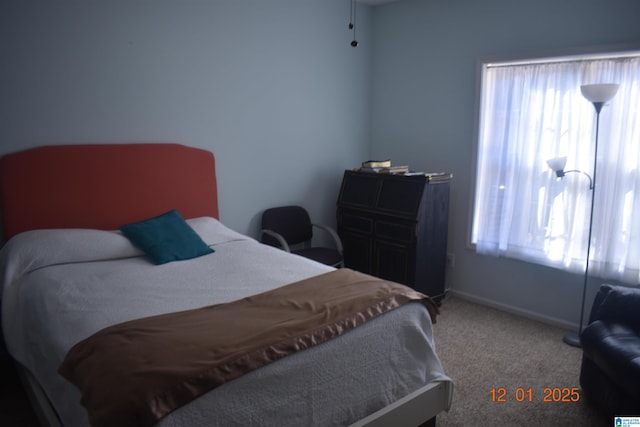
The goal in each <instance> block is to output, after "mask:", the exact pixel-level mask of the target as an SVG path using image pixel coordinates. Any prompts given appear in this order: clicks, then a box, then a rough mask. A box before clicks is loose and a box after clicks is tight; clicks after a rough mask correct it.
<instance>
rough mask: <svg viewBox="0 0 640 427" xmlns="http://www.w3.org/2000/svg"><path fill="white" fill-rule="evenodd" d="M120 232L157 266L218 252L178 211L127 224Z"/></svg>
mask: <svg viewBox="0 0 640 427" xmlns="http://www.w3.org/2000/svg"><path fill="white" fill-rule="evenodd" d="M120 231H122V234H124V235H125V236H126V237H127V238H128V239H129V240H131V242H132V243H133V244H134V245H136V246H137V247H139V248H140V249H142V250H143V251H144V252H145V253H146V254H147V255H149V256H150V257H151V259H152V260H153V262H154V263H156V264H165V263H167V262H171V261H179V260H185V259H191V258H196V257H199V256H202V255H207V254H210V253H212V252H214V251H213V249H211V248H210V247H209V246H207V244H206V243H205V242H204V241H203V240H202V239H201V238H200V236H198V234H197V233H196V232H195V231H194V230H193V228H191V227H190V226H189V224H187V222H186V221H185V220H184V218H182V215H180V213H179V212H178V211H177V210H175V209H173V210H171V211H169V212H167V213H164V214H162V215H159V216H156V217H153V218H149V219H146V220H144V221H140V222H135V223H131V224H126V225H123V226H122V227H120Z"/></svg>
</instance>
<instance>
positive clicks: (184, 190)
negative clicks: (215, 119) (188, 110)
mask: <svg viewBox="0 0 640 427" xmlns="http://www.w3.org/2000/svg"><path fill="white" fill-rule="evenodd" d="M174 208H175V209H177V210H178V211H179V212H180V213H181V214H182V215H183V216H184V217H185V218H194V217H199V216H212V217H215V218H218V193H217V186H216V172H215V159H214V156H213V154H212V153H211V152H209V151H205V150H202V149H198V148H192V147H186V146H183V145H178V144H100V145H93V144H92V145H57V146H46V147H38V148H33V149H29V150H25V151H20V152H17V153H13V154H8V155H5V156H3V157H2V158H0V210H1V212H2V234H3V237H4V240H5V241H6V240H8V239H9V238H11V237H12V236H14V235H16V234H17V233H20V232H23V231H27V230H33V229H42V228H97V229H102V230H113V229H117V228H118V227H119V226H120V225H123V224H126V223H129V222H132V221H139V220H142V219H145V218H149V217H152V216H155V215H159V214H161V213H164V212H166V211H168V210H170V209H174Z"/></svg>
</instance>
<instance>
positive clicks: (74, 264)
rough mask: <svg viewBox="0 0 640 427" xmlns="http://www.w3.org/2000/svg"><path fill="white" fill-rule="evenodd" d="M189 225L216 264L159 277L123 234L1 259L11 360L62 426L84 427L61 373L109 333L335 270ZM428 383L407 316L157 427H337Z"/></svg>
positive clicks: (399, 313)
mask: <svg viewBox="0 0 640 427" xmlns="http://www.w3.org/2000/svg"><path fill="white" fill-rule="evenodd" d="M189 224H190V225H191V226H192V227H193V228H194V230H195V231H196V232H197V233H198V234H199V235H200V236H201V237H202V238H203V240H204V241H205V242H206V243H207V244H208V245H209V246H211V247H212V248H213V249H214V250H215V252H214V253H213V254H210V255H206V256H203V257H200V258H196V259H193V260H188V261H178V262H173V263H169V264H164V265H160V266H157V265H154V264H152V263H150V262H149V260H148V259H147V258H146V257H145V256H144V254H142V253H141V252H140V251H139V250H138V249H137V248H135V247H134V246H133V245H131V243H130V242H129V241H128V240H127V239H126V238H125V237H123V236H122V235H121V234H120V233H119V232H110V231H99V230H80V229H74V230H38V231H31V232H27V233H22V234H20V235H18V236H15V237H14V238H13V239H11V241H9V242H8V243H7V245H5V247H4V248H3V249H2V251H1V252H0V273H2V276H1V277H2V279H3V282H2V286H3V299H2V304H3V328H4V333H5V339H6V342H7V348H8V350H9V352H10V353H11V354H12V355H13V357H14V358H16V359H17V360H18V361H19V362H20V363H22V364H23V365H25V366H26V367H27V368H28V369H29V370H30V371H31V372H32V373H33V374H34V375H35V377H36V379H37V380H38V381H39V382H40V383H41V385H42V386H43V387H44V389H45V392H46V393H47V395H48V396H49V398H50V399H51V401H52V402H53V404H54V407H55V408H56V410H57V411H58V413H59V415H60V417H61V418H62V420H63V422H64V424H65V425H67V426H85V425H88V423H87V417H86V413H85V411H84V409H83V408H82V407H81V406H80V405H79V403H78V402H79V392H78V391H77V390H76V389H75V387H74V386H72V385H71V384H70V383H68V382H66V380H64V379H63V378H62V377H60V376H59V375H57V373H56V370H57V367H58V366H59V364H60V363H61V362H62V360H63V358H64V356H65V354H66V352H67V351H68V349H69V348H70V347H71V346H72V345H73V344H75V343H76V342H78V341H80V340H82V339H84V338H86V337H87V336H89V335H91V334H92V333H94V332H96V331H98V330H100V329H102V328H104V327H106V326H108V325H111V324H115V323H119V322H123V321H126V320H131V319H134V318H140V317H145V316H150V315H155V314H161V313H167V312H172V311H178V310H186V309H190V308H196V307H201V306H205V305H209V304H216V303H221V302H228V301H233V300H236V299H239V298H242V297H245V296H247V295H251V294H255V293H257V292H262V291H265V290H268V289H272V288H275V287H278V286H281V285H284V284H287V283H291V282H293V281H296V280H301V279H304V278H307V277H311V276H314V275H317V274H320V273H323V272H326V271H329V270H331V269H332V268H331V267H327V266H324V265H321V264H318V263H315V262H313V261H310V260H307V259H305V258H301V257H298V256H295V255H290V254H287V253H285V252H283V251H281V250H278V249H275V248H271V247H268V246H265V245H261V244H259V243H258V242H256V241H255V240H253V239H250V238H248V237H246V236H243V235H241V234H239V233H236V232H234V231H232V230H230V229H228V228H227V227H225V226H223V225H222V224H221V223H220V222H219V221H217V220H215V219H213V218H198V219H194V220H189ZM336 355H339V357H336ZM433 380H444V381H447V380H448V378H447V377H446V376H445V374H444V372H443V371H442V367H441V365H440V362H439V360H438V358H437V356H436V354H435V352H434V348H433V342H432V334H431V323H430V319H429V317H428V314H427V313H426V310H424V308H422V307H421V306H420V305H419V304H407V305H406V306H405V307H402V308H400V309H397V310H394V311H392V312H391V313H388V314H386V315H385V316H382V317H380V318H378V319H375V320H373V321H371V322H369V323H367V324H366V325H364V326H362V327H360V328H357V329H356V330H354V331H352V332H350V333H348V334H345V335H344V336H342V337H340V338H338V339H335V340H332V341H331V342H329V343H326V344H323V345H320V346H317V347H315V348H312V349H310V350H307V351H304V352H300V353H297V354H295V355H293V356H290V357H287V358H285V359H283V360H281V361H279V362H276V363H274V364H271V365H269V366H267V367H265V368H262V369H259V370H257V371H254V372H252V373H250V374H248V375H245V376H243V377H241V378H239V379H237V380H234V381H232V382H230V383H228V384H225V385H224V386H221V387H219V388H217V389H215V390H213V391H211V392H210V393H208V394H206V395H205V396H203V397H202V398H200V399H198V400H196V401H194V402H192V403H191V404H189V405H186V406H185V407H183V408H180V409H179V410H177V411H175V412H174V413H173V414H171V415H170V416H168V417H167V418H165V419H164V420H163V421H161V423H160V425H162V426H185V425H189V426H198V425H207V426H212V425H330V424H336V425H343V424H347V423H349V422H352V421H355V420H356V419H359V418H362V417H363V416H365V415H367V414H368V413H370V412H373V411H374V410H377V409H379V408H380V407H382V406H385V405H386V404H388V403H390V402H392V401H394V400H396V399H397V398H399V397H402V396H404V395H405V394H407V393H409V392H410V391H413V390H414V389H417V388H418V387H420V386H422V385H424V384H427V383H429V382H431V381H433ZM283 414H287V415H286V419H283Z"/></svg>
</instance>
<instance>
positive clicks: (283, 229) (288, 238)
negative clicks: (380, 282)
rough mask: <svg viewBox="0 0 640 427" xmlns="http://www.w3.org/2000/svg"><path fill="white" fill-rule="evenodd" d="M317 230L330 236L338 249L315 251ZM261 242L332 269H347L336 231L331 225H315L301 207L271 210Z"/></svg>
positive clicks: (266, 215)
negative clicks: (329, 266)
mask: <svg viewBox="0 0 640 427" xmlns="http://www.w3.org/2000/svg"><path fill="white" fill-rule="evenodd" d="M313 227H317V228H319V229H320V230H323V231H325V232H327V233H328V234H329V235H330V236H331V238H332V239H333V241H334V243H335V248H326V247H312V246H311V239H312V237H313ZM260 235H261V241H262V243H265V244H267V245H270V246H275V247H279V248H281V249H284V250H285V251H287V252H291V253H294V254H297V255H301V256H303V257H305V258H310V259H312V260H315V261H318V262H321V263H323V264H327V265H331V266H333V267H338V268H340V267H343V266H344V261H343V259H342V242H341V241H340V238H339V237H338V234H337V233H336V232H335V230H334V229H333V228H331V227H329V226H327V225H322V224H314V223H312V222H311V219H310V218H309V214H308V213H307V211H306V210H305V209H304V208H302V207H300V206H281V207H276V208H270V209H267V210H265V211H264V212H263V213H262V230H261V233H260Z"/></svg>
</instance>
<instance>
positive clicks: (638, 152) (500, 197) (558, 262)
mask: <svg viewBox="0 0 640 427" xmlns="http://www.w3.org/2000/svg"><path fill="white" fill-rule="evenodd" d="M588 83H619V84H620V87H619V90H618V93H617V95H616V96H615V97H614V98H613V100H611V101H610V102H609V103H608V104H607V105H605V107H604V108H603V109H602V112H601V115H600V129H599V140H598V155H597V157H598V159H597V162H598V163H597V177H596V190H595V208H594V214H593V215H594V218H593V231H592V240H591V256H590V260H589V273H590V274H595V275H598V276H600V277H603V278H608V279H617V280H620V281H623V282H627V283H633V284H638V283H640V172H639V170H638V169H639V167H640V52H634V53H628V54H616V55H615V56H613V55H611V56H606V55H600V56H597V57H594V56H592V57H588V58H587V57H571V58H563V59H561V60H559V59H553V60H547V61H545V60H539V61H538V60H537V61H530V62H526V63H525V62H518V63H493V64H484V65H483V69H482V88H481V100H480V121H479V135H478V151H477V172H476V183H475V184H476V188H475V202H474V214H473V226H472V236H471V239H472V243H473V244H475V246H476V248H477V249H476V250H477V251H478V252H480V253H484V254H492V255H497V256H508V257H513V258H517V259H521V260H525V261H530V262H535V263H539V264H544V265H548V266H552V267H556V268H562V269H566V270H568V271H573V272H584V268H585V264H586V262H585V260H586V253H587V236H588V229H589V214H590V209H591V195H592V191H591V190H590V189H589V180H588V179H587V177H585V176H584V175H582V174H578V173H574V174H568V175H566V176H565V177H564V178H563V179H562V180H558V179H557V178H556V176H555V174H554V172H553V171H552V170H551V169H550V168H549V167H548V166H547V163H546V161H547V160H548V159H550V158H554V157H559V156H567V158H568V160H567V165H566V168H565V170H571V169H576V170H580V171H583V172H586V173H587V174H589V175H591V176H593V161H594V151H595V131H596V113H595V109H594V107H593V105H592V104H591V103H590V102H589V101H587V100H586V99H585V98H584V97H583V96H582V94H581V92H580V85H582V84H588Z"/></svg>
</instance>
